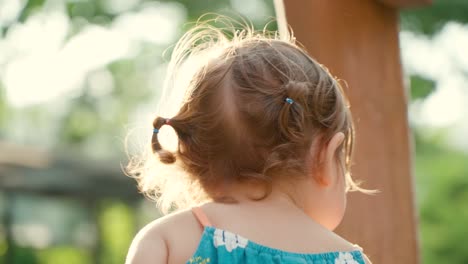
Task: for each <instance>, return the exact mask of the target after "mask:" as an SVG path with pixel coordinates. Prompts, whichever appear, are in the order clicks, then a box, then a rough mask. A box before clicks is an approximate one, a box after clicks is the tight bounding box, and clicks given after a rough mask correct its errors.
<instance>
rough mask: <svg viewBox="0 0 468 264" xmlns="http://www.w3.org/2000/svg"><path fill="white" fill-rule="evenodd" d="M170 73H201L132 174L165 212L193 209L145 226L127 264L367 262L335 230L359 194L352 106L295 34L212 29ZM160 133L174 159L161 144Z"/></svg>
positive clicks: (203, 27)
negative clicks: (349, 196)
mask: <svg viewBox="0 0 468 264" xmlns="http://www.w3.org/2000/svg"><path fill="white" fill-rule="evenodd" d="M189 61H192V62H197V63H198V64H199V65H198V66H194V65H193V64H190V63H189ZM182 64H184V65H189V66H188V67H187V66H185V68H184V67H182V66H181V65H182ZM171 65H172V66H174V67H173V68H178V69H181V68H182V69H185V70H192V71H194V72H195V73H194V74H193V75H191V77H190V83H189V84H188V87H187V86H185V87H183V89H186V90H187V91H188V92H187V93H186V97H185V99H184V101H183V103H182V106H181V107H180V110H179V111H178V113H177V114H176V115H175V116H171V117H170V118H163V117H160V116H158V117H156V118H155V119H154V122H153V127H154V129H153V136H152V142H151V146H152V150H153V151H152V153H151V154H152V157H148V158H147V159H146V160H145V161H144V163H141V162H140V163H138V164H130V172H132V173H134V174H135V175H137V176H135V177H137V179H138V181H139V185H140V188H141V189H142V191H143V192H145V193H147V194H150V195H152V196H153V197H156V198H158V201H159V203H160V205H161V206H162V208H163V209H165V210H166V211H167V209H168V208H170V207H172V208H173V207H178V208H179V209H184V207H185V208H186V209H185V210H181V211H179V212H177V213H174V214H170V215H168V216H165V217H163V218H161V219H158V220H156V221H154V222H152V223H150V224H149V225H147V226H146V227H145V228H143V229H142V230H141V231H140V232H139V233H138V235H137V236H136V237H135V239H134V241H133V243H132V245H131V247H130V250H129V253H128V257H127V264H150V263H151V264H155V263H191V264H195V263H200V264H208V263H210V264H214V263H247V264H253V263H330V264H337V263H343V264H345V263H348V264H349V263H352V264H356V263H359V264H363V263H370V262H369V261H368V260H367V258H366V257H365V255H364V254H363V253H362V249H361V248H359V247H358V246H356V245H353V244H351V243H349V242H348V241H346V240H344V239H343V238H341V237H339V236H338V235H336V234H335V233H333V232H332V231H333V230H334V229H335V228H336V226H337V225H338V224H339V223H340V221H341V219H342V218H343V214H344V212H345V207H346V192H347V191H349V190H360V191H363V190H362V189H360V188H359V187H358V186H357V185H356V184H355V183H354V182H353V181H352V179H351V177H350V173H349V169H350V165H351V154H352V149H353V137H354V135H353V133H354V130H353V122H352V118H351V113H350V111H349V109H348V106H347V99H346V97H345V95H344V92H343V90H342V88H341V86H340V84H339V83H338V82H337V80H335V79H334V78H333V76H332V75H331V74H330V73H329V72H328V71H327V70H326V69H325V68H324V67H323V66H322V65H320V64H319V63H318V62H317V61H315V60H314V59H312V58H311V57H310V56H309V55H308V54H307V53H306V52H305V51H304V50H303V49H302V48H300V47H298V45H297V44H296V43H295V41H294V39H293V38H292V37H287V38H286V37H285V36H282V38H281V39H279V38H278V37H277V34H274V35H270V36H269V35H268V34H266V33H261V34H259V33H255V32H254V31H253V30H251V29H244V30H241V31H238V30H237V31H236V30H232V31H230V32H227V33H226V30H225V29H224V30H219V29H216V28H215V27H212V26H210V25H209V24H208V23H204V24H199V25H198V26H196V27H195V28H194V29H192V30H190V31H189V32H188V33H186V34H185V35H184V36H183V37H182V39H181V40H180V41H179V43H178V44H177V45H176V47H175V50H174V52H173V57H172V62H171ZM184 74H185V73H182V74H180V73H179V74H178V75H177V76H179V77H183V76H184ZM185 77H186V76H185ZM177 78H178V77H177ZM175 88H177V87H172V88H171V89H175ZM164 125H166V126H170V127H172V128H173V130H174V131H175V133H176V134H177V136H178V147H177V150H176V151H174V152H171V151H167V150H165V149H163V148H162V146H161V145H160V143H159V139H158V135H159V130H160V128H161V127H162V126H164ZM155 161H157V162H155ZM161 164H165V166H166V168H163V167H161V166H160V165H161ZM168 171H170V172H171V173H170V174H169V175H168V173H167V172H168ZM176 171H179V172H183V175H182V176H181V174H180V173H179V174H178V173H175V172H176ZM162 172H166V173H162ZM364 191H365V190H364Z"/></svg>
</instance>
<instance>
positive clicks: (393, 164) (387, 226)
mask: <svg viewBox="0 0 468 264" xmlns="http://www.w3.org/2000/svg"><path fill="white" fill-rule="evenodd" d="M284 4H285V9H286V17H287V20H288V22H289V24H290V25H291V26H292V29H293V30H294V32H295V36H296V37H297V39H298V40H299V41H300V42H301V43H302V44H303V45H304V46H305V47H306V48H307V50H308V51H309V53H310V54H311V55H312V56H313V57H315V58H316V59H317V60H318V61H319V62H321V63H323V64H324V65H326V66H327V67H328V68H329V69H330V70H331V72H332V73H333V74H334V75H336V76H338V77H339V78H341V79H343V80H345V81H346V82H347V84H348V86H349V88H347V89H346V90H347V93H348V96H349V98H350V101H351V110H352V112H353V116H354V120H355V124H356V130H357V131H356V132H357V134H356V137H357V145H356V153H355V166H354V167H353V173H354V176H355V178H358V179H361V180H364V181H365V184H364V186H363V187H367V188H371V189H374V188H375V189H378V190H380V191H381V193H379V194H377V195H376V196H367V195H364V194H359V193H353V194H350V195H349V196H348V209H347V213H346V216H345V218H344V221H343V223H342V225H341V226H340V228H339V229H338V230H337V232H338V233H339V234H340V235H342V236H344V237H345V238H347V239H349V240H350V241H352V242H354V243H357V244H360V245H361V246H362V247H363V248H364V250H365V252H366V253H367V254H368V256H370V258H371V260H372V261H373V262H374V263H379V264H390V263H405V264H406V263H408V264H409V263H411V264H413V263H418V262H419V257H418V240H417V237H418V235H417V224H416V217H415V206H414V202H413V201H414V200H413V187H412V186H413V184H412V175H411V156H410V149H411V147H410V146H411V144H410V140H409V128H408V121H407V97H406V93H405V89H404V87H403V76H402V69H401V63H400V51H399V46H398V19H399V16H398V11H397V9H395V8H392V7H390V6H388V5H384V4H382V3H381V2H378V1H375V0H334V1H325V0H323V1H318V0H314V1H310V0H287V1H284Z"/></svg>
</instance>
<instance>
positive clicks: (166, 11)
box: [0, 3, 186, 107]
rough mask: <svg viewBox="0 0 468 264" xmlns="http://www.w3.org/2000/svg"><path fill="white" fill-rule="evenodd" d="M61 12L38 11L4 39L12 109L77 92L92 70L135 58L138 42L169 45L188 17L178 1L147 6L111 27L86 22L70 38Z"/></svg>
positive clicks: (2, 69)
mask: <svg viewBox="0 0 468 264" xmlns="http://www.w3.org/2000/svg"><path fill="white" fill-rule="evenodd" d="M63 10H64V9H63V6H58V7H57V8H56V9H55V10H52V11H50V10H49V11H43V12H38V13H36V14H35V15H33V16H31V17H30V18H28V20H27V21H25V23H18V24H15V25H13V26H11V28H10V29H9V31H8V34H7V35H6V36H5V38H3V39H0V78H1V79H2V82H3V84H4V85H5V87H6V94H7V98H8V101H9V103H10V104H11V105H13V106H14V107H23V106H27V105H30V104H38V103H43V102H47V101H50V100H54V99H56V98H58V97H60V96H63V95H71V94H76V92H75V91H76V90H79V89H80V88H82V87H83V84H84V81H85V79H86V77H87V75H88V74H89V73H90V72H93V71H96V70H99V69H102V68H104V67H105V66H106V65H107V64H109V63H111V62H113V61H116V60H119V59H123V58H131V57H134V56H136V55H137V54H138V53H139V52H140V46H139V44H140V43H142V42H149V43H152V44H154V45H164V46H166V45H168V44H170V43H171V42H172V41H174V40H175V38H176V37H177V35H178V34H179V30H178V29H179V28H180V25H181V24H182V23H183V22H184V21H185V16H186V14H185V9H184V8H183V6H181V5H178V4H174V3H167V4H162V3H154V4H148V5H145V6H144V8H142V9H141V10H139V11H136V12H131V13H126V14H122V15H120V16H118V17H117V18H116V19H115V20H114V22H113V23H112V24H111V25H110V27H108V28H107V27H103V26H98V25H91V24H90V25H84V27H83V28H82V30H81V31H80V32H79V33H77V34H76V35H74V36H72V37H71V38H70V39H68V40H66V37H67V35H68V34H69V32H70V30H71V26H70V21H69V18H68V17H67V16H66V15H65V13H64V11H63ZM112 85H113V84H112ZM101 92H102V91H101Z"/></svg>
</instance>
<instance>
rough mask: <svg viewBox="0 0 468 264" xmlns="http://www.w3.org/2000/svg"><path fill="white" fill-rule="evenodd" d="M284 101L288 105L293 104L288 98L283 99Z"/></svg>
mask: <svg viewBox="0 0 468 264" xmlns="http://www.w3.org/2000/svg"><path fill="white" fill-rule="evenodd" d="M284 101H286V103H288V104H293V103H294V100H293V99H291V98H289V97H286V99H284Z"/></svg>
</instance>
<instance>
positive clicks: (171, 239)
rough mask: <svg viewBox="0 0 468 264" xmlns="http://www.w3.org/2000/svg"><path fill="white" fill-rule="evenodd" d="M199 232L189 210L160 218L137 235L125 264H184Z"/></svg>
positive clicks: (198, 236) (195, 244) (199, 227)
mask: <svg viewBox="0 0 468 264" xmlns="http://www.w3.org/2000/svg"><path fill="white" fill-rule="evenodd" d="M202 232H203V229H202V228H201V226H200V224H199V223H198V221H197V220H196V219H195V217H194V216H193V214H192V212H191V210H190V209H188V210H182V211H179V212H177V213H173V214H170V215H166V216H164V217H161V218H159V219H157V220H154V221H152V222H151V223H149V224H147V225H146V226H145V227H143V228H142V229H141V230H140V231H139V232H138V233H137V235H136V236H135V238H134V240H133V242H132V245H131V246H130V249H129V252H128V255H127V262H126V264H147V263H185V262H186V261H187V260H188V259H189V258H190V257H191V255H192V254H193V253H194V252H195V250H196V247H197V245H198V241H199V239H200V237H201V234H202Z"/></svg>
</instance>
